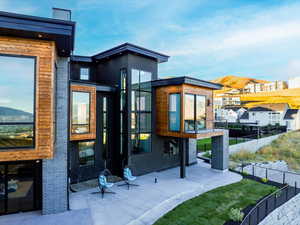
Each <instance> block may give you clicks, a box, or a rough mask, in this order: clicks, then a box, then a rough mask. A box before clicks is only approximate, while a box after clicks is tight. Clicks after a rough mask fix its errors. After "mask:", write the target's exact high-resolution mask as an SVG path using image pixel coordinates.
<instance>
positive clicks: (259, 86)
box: [244, 81, 288, 93]
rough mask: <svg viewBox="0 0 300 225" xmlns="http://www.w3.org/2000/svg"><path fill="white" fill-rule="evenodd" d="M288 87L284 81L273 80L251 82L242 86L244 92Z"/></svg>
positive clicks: (267, 90) (268, 90) (276, 89)
mask: <svg viewBox="0 0 300 225" xmlns="http://www.w3.org/2000/svg"><path fill="white" fill-rule="evenodd" d="M287 87H288V85H287V82H285V81H273V82H268V83H255V82H251V83H249V84H247V85H246V86H245V88H244V93H259V92H270V91H278V90H283V89H286V88H287Z"/></svg>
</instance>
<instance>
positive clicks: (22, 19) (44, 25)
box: [0, 11, 75, 56]
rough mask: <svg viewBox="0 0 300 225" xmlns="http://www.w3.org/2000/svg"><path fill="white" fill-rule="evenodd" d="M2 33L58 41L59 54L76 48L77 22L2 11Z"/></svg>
mask: <svg viewBox="0 0 300 225" xmlns="http://www.w3.org/2000/svg"><path fill="white" fill-rule="evenodd" d="M0 35H3V36H14V37H24V38H32V39H41V40H52V41H55V42H56V47H57V51H58V55H60V56H68V55H70V53H71V52H72V50H73V49H74V36H75V22H73V21H66V20H59V19H52V18H44V17H37V16H28V15H22V14H17V13H10V12H3V11H0Z"/></svg>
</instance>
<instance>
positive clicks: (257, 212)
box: [256, 206, 259, 223]
mask: <svg viewBox="0 0 300 225" xmlns="http://www.w3.org/2000/svg"><path fill="white" fill-rule="evenodd" d="M256 215H257V223H259V206H257V207H256Z"/></svg>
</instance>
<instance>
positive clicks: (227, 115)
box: [215, 106, 247, 123]
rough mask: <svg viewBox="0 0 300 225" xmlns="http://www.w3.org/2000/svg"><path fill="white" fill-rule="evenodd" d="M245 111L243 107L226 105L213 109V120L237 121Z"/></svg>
mask: <svg viewBox="0 0 300 225" xmlns="http://www.w3.org/2000/svg"><path fill="white" fill-rule="evenodd" d="M245 111H247V110H246V109H245V108H243V107H238V106H231V107H230V106H227V107H224V108H222V109H218V110H215V120H216V122H228V123H237V122H238V121H239V119H240V117H241V116H242V115H243V113H244V112H245Z"/></svg>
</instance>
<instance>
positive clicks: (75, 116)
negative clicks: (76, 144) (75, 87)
mask: <svg viewBox="0 0 300 225" xmlns="http://www.w3.org/2000/svg"><path fill="white" fill-rule="evenodd" d="M71 129H72V133H73V134H84V133H89V131H90V93H89V92H79V91H73V92H72V128H71Z"/></svg>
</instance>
